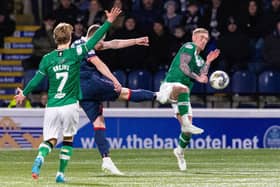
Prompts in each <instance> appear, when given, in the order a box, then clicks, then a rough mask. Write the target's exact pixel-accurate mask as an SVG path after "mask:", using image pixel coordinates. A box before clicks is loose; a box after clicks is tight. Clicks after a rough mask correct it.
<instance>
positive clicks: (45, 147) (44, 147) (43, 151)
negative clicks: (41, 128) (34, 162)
mask: <svg viewBox="0 0 280 187" xmlns="http://www.w3.org/2000/svg"><path fill="white" fill-rule="evenodd" d="M52 148H53V145H52V144H51V143H50V142H48V141H45V142H42V143H41V144H40V146H39V150H38V156H42V157H43V158H45V157H46V156H47V155H48V154H49V153H50V152H51V151H52Z"/></svg>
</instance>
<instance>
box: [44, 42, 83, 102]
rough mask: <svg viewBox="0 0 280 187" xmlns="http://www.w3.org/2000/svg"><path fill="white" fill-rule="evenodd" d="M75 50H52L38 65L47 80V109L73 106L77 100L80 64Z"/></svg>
mask: <svg viewBox="0 0 280 187" xmlns="http://www.w3.org/2000/svg"><path fill="white" fill-rule="evenodd" d="M75 50H76V49H75V48H73V49H71V48H70V49H64V50H54V51H52V52H50V53H48V54H47V55H45V56H44V57H43V59H42V62H41V63H40V68H39V69H40V71H41V72H42V73H43V74H46V75H47V76H48V79H49V90H48V107H54V106H63V105H68V104H73V103H76V102H77V101H78V99H79V94H80V92H79V91H80V79H79V77H80V76H79V75H80V62H79V58H78V57H77V55H76V51H75Z"/></svg>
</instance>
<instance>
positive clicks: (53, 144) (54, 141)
mask: <svg viewBox="0 0 280 187" xmlns="http://www.w3.org/2000/svg"><path fill="white" fill-rule="evenodd" d="M46 142H48V143H49V144H51V145H52V147H54V146H56V143H57V139H55V138H51V139H49V140H47V141H46Z"/></svg>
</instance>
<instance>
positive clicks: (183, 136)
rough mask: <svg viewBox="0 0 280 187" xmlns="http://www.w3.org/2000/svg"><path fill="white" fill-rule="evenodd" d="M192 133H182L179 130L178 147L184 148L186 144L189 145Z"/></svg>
mask: <svg viewBox="0 0 280 187" xmlns="http://www.w3.org/2000/svg"><path fill="white" fill-rule="evenodd" d="M191 137H192V135H191V134H190V135H186V134H184V133H182V132H181V134H180V136H179V145H178V147H181V148H183V149H184V148H186V147H187V145H189V143H190V139H191Z"/></svg>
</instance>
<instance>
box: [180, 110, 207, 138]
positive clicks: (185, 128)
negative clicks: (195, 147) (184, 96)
mask: <svg viewBox="0 0 280 187" xmlns="http://www.w3.org/2000/svg"><path fill="white" fill-rule="evenodd" d="M181 131H182V132H184V133H191V134H201V133H203V132H204V130H203V129H201V128H199V127H196V126H195V125H193V124H191V122H190V120H189V118H188V115H187V114H185V115H183V116H182V124H181Z"/></svg>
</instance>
